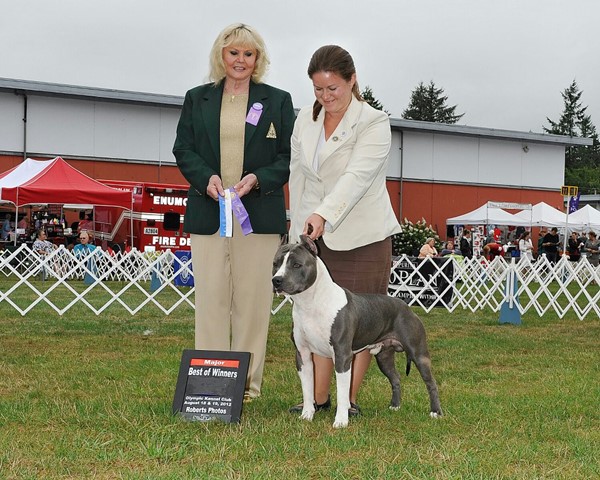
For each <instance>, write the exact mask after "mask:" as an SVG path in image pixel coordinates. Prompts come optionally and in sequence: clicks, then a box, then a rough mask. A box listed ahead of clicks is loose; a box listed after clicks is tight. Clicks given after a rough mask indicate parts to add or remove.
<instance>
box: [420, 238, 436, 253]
mask: <svg viewBox="0 0 600 480" xmlns="http://www.w3.org/2000/svg"><path fill="white" fill-rule="evenodd" d="M437 255H438V251H437V250H436V249H435V238H433V237H429V238H428V239H427V240H425V243H424V244H423V246H422V247H421V250H419V258H426V257H437Z"/></svg>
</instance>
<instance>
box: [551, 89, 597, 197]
mask: <svg viewBox="0 0 600 480" xmlns="http://www.w3.org/2000/svg"><path fill="white" fill-rule="evenodd" d="M582 94H583V91H581V90H579V86H578V85H577V82H576V81H575V80H573V82H571V85H569V86H568V87H567V88H566V89H565V90H564V91H563V92H562V93H561V96H562V98H563V101H564V110H563V112H562V114H561V116H560V118H559V119H558V120H557V121H553V120H550V119H549V118H546V120H547V121H548V123H549V124H550V126H549V127H544V126H543V127H542V128H543V129H544V132H546V133H550V134H554V135H566V136H569V137H587V138H591V139H593V140H594V144H593V145H592V146H589V147H586V146H571V147H567V148H566V150H565V184H566V185H576V186H578V187H579V190H580V191H581V193H594V192H596V191H598V190H600V175H598V168H599V167H600V144H599V141H598V133H597V131H596V127H595V126H594V124H593V122H592V118H591V116H590V115H587V114H586V110H587V106H583V105H582V102H581V96H582Z"/></svg>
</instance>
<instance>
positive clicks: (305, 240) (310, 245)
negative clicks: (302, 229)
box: [300, 235, 319, 257]
mask: <svg viewBox="0 0 600 480" xmlns="http://www.w3.org/2000/svg"><path fill="white" fill-rule="evenodd" d="M300 243H301V244H302V246H303V247H304V248H306V249H307V250H308V251H309V252H310V253H312V254H313V255H314V256H315V257H316V256H317V254H318V253H319V252H318V250H317V245H316V244H315V242H313V241H312V239H311V238H310V237H309V236H308V235H300Z"/></svg>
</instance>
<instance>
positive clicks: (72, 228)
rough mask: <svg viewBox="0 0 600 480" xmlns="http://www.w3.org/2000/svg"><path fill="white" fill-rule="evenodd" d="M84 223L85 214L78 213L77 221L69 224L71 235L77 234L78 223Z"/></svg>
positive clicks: (82, 212) (81, 211)
mask: <svg viewBox="0 0 600 480" xmlns="http://www.w3.org/2000/svg"><path fill="white" fill-rule="evenodd" d="M83 221H85V212H84V211H83V210H80V211H79V220H78V221H76V222H72V223H71V231H72V232H73V233H76V232H79V231H80V229H79V223H80V222H83Z"/></svg>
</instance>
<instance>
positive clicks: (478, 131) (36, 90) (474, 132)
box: [0, 78, 593, 146]
mask: <svg viewBox="0 0 600 480" xmlns="http://www.w3.org/2000/svg"><path fill="white" fill-rule="evenodd" d="M3 91H4V92H14V93H16V94H24V93H25V94H27V95H42V96H58V97H68V98H80V99H88V100H97V101H105V102H119V103H131V104H143V105H152V106H160V107H171V108H180V107H181V105H183V97H181V96H177V95H161V94H156V93H144V92H132V91H127V90H114V89H108V88H97V87H82V86H77V85H65V84H59V83H48V82H37V81H32V80H16V79H12V78H0V92H3ZM390 123H391V126H392V129H393V130H400V131H413V132H421V133H439V134H444V135H461V136H471V137H479V138H490V139H497V140H512V141H523V142H535V143H546V144H554V145H564V146H573V145H592V144H593V140H592V139H591V138H582V137H568V136H563V135H549V134H544V133H533V132H520V131H515V130H501V129H495V128H486V127H473V126H469V125H449V124H445V123H433V122H421V121H417V120H405V119H400V118H391V119H390Z"/></svg>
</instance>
